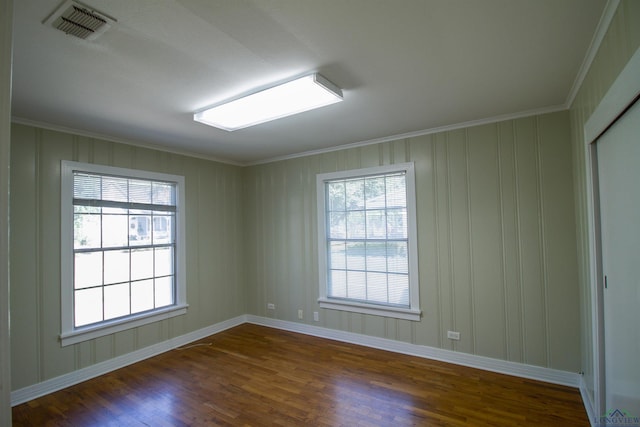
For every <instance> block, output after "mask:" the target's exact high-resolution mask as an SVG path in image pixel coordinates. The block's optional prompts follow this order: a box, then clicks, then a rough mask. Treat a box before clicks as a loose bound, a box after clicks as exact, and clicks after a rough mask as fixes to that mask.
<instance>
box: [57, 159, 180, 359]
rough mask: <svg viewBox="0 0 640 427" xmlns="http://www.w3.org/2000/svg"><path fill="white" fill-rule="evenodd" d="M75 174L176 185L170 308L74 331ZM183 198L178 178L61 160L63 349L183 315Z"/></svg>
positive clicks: (61, 336) (61, 333)
mask: <svg viewBox="0 0 640 427" xmlns="http://www.w3.org/2000/svg"><path fill="white" fill-rule="evenodd" d="M78 170H79V171H83V172H90V173H96V174H102V175H116V176H123V177H127V178H142V179H148V180H156V181H167V182H172V183H175V184H176V212H175V213H176V229H177V230H176V276H175V289H176V301H175V304H174V305H172V306H169V307H166V308H161V309H158V310H154V311H150V312H147V313H141V314H139V315H135V314H134V315H131V316H127V317H126V318H123V319H118V320H114V321H107V322H102V323H99V324H97V325H89V326H87V327H81V328H75V327H74V321H73V317H74V305H73V292H74V289H73V280H74V279H73V173H74V171H78ZM184 197H185V178H184V177H183V176H180V175H171V174H166V173H160V172H152V171H144V170H139V169H126V168H119V167H113V166H106V165H100V164H95V163H80V162H72V161H68V160H62V161H61V162H60V218H61V227H60V230H61V233H60V281H61V282H60V298H61V331H60V342H61V345H62V346H63V347H64V346H67V345H71V344H77V343H79V342H82V341H86V340H89V339H94V338H98V337H101V336H104V335H109V334H113V333H115V332H119V331H123V330H126V329H131V328H135V327H138V326H142V325H145V324H148V323H151V322H157V321H160V320H164V319H168V318H170V317H174V316H179V315H182V314H185V313H186V311H187V307H188V304H187V274H186V265H187V263H186V212H185V209H186V201H185V200H184Z"/></svg>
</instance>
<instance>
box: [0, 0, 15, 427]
mask: <svg viewBox="0 0 640 427" xmlns="http://www.w3.org/2000/svg"><path fill="white" fill-rule="evenodd" d="M13 3H14V2H13V0H0V426H4V427H9V426H10V425H11V409H10V392H11V337H10V335H11V333H10V332H11V331H10V315H9V287H10V286H9V282H10V280H11V279H10V274H9V270H10V266H9V259H10V248H9V236H10V234H11V227H10V226H9V223H10V220H9V190H10V185H9V182H10V180H11V174H10V168H11V167H12V166H11V161H10V160H11V155H10V152H11V72H12V70H11V68H12V64H13V54H12V52H13V44H12V34H13V33H12V29H13V11H14V6H13ZM14 335H17V334H16V333H15V332H14Z"/></svg>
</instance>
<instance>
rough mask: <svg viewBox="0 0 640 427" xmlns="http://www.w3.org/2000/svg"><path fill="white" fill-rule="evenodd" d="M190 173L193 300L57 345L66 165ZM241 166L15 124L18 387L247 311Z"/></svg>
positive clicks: (13, 312)
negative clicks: (147, 319) (181, 310)
mask: <svg viewBox="0 0 640 427" xmlns="http://www.w3.org/2000/svg"><path fill="white" fill-rule="evenodd" d="M63 159H64V160H76V161H83V162H91V163H100V164H106V165H113V166H120V167H127V168H137V169H145V170H152V171H156V172H165V173H171V174H177V175H183V176H185V181H186V182H185V184H186V189H185V191H186V200H187V205H186V209H187V210H186V212H187V231H186V232H187V236H186V241H187V248H186V250H187V302H188V303H189V305H190V307H189V310H188V313H187V314H186V315H184V316H178V317H174V318H171V319H169V320H164V321H161V322H157V323H154V324H150V325H145V326H142V327H139V328H136V329H132V330H128V331H124V332H119V333H116V334H113V335H110V336H106V337H102V338H98V339H94V340H91V341H87V342H84V343H80V344H76V345H72V346H68V347H64V348H61V346H60V343H59V341H58V335H59V334H60V161H61V160H63ZM241 191H242V169H241V168H239V167H237V166H230V165H224V164H220V163H215V162H212V161H207V160H199V159H195V158H191V157H185V156H180V155H176V154H170V153H165V152H161V151H154V150H149V149H144V148H136V147H133V146H128V145H123V144H117V143H112V142H106V141H100V140H95V139H90V138H84V137H79V136H75V135H70V134H66V133H61V132H54V131H49V130H43V129H40V128H35V127H30V126H24V125H15V124H14V125H13V127H12V145H11V357H12V383H13V387H12V388H13V390H16V389H20V388H22V387H25V386H28V385H32V384H35V383H38V382H40V381H43V380H47V379H50V378H54V377H56V376H59V375H63V374H66V373H69V372H71V371H74V370H77V369H80V368H83V367H86V366H89V365H91V364H95V363H98V362H101V361H104V360H107V359H110V358H113V357H116V356H119V355H123V354H126V353H129V352H132V351H135V350H137V349H140V348H143V347H146V346H149V345H152V344H156V343H159V342H162V341H165V340H167V339H169V338H172V337H176V336H180V335H183V334H186V333H189V332H192V331H195V330H198V329H200V328H204V327H207V326H210V325H213V324H215V323H217V322H220V321H223V320H227V319H230V318H233V317H235V316H239V315H242V314H245V313H246V306H245V299H246V294H245V289H244V286H243V285H244V278H243V269H244V262H243V248H242V210H243V208H242V199H241V197H240V195H241Z"/></svg>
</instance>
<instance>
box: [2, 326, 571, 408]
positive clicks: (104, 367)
mask: <svg viewBox="0 0 640 427" xmlns="http://www.w3.org/2000/svg"><path fill="white" fill-rule="evenodd" d="M244 323H252V324H255V325H261V326H266V327H270V328H275V329H282V330H286V331H291V332H296V333H300V334H305V335H311V336H315V337H319V338H326V339H331V340H336V341H342V342H347V343H351V344H356V345H362V346H365V347H371V348H377V349H380V350H386V351H392V352H395V353H401V354H407V355H410V356H416V357H422V358H425V359H432V360H439V361H442V362H446V363H452V364H455V365H461V366H467V367H471V368H476V369H482V370H485V371H491V372H497V373H501V374H507V375H513V376H516V377H521V378H528V379H532V380H537V381H544V382H548V383H552V384H560V385H565V386H569V387H575V388H578V387H582V386H581V382H580V381H581V376H580V375H579V374H576V373H573V372H567V371H560V370H557V369H550V368H544V367H540V366H532V365H525V364H522V363H517V362H509V361H505V360H499V359H492V358H489V357H483V356H476V355H472V354H466V353H458V352H455V351H450V350H443V349H439V348H434V347H428V346H422V345H417V344H410V343H406V342H401V341H396V340H390V339H386V338H378V337H372V336H368V335H363V334H356V333H353V332H345V331H339V330H335V329H328V328H322V327H318V326H311V325H306V324H302V323H295V322H289V321H285V320H278V319H269V318H266V317H260V316H254V315H250V314H246V315H241V316H237V317H234V318H232V319H229V320H225V321H222V322H219V323H216V324H214V325H211V326H208V327H205V328H202V329H199V330H197V331H193V332H189V333H187V334H184V335H181V336H179V337H175V338H170V339H168V340H166V341H163V342H161V343H158V344H154V345H151V346H149V347H145V348H142V349H140V350H136V351H134V352H131V353H128V354H124V355H122V356H118V357H115V358H113V359H109V360H106V361H104V362H101V363H97V364H95V365H91V366H88V367H86V368H83V369H79V370H77V371H73V372H70V373H68V374H64V375H60V376H59V377H56V378H51V379H49V380H46V381H42V382H40V383H37V384H34V385H31V386H27V387H24V388H21V389H19V390H15V391H13V392H11V406H16V405H19V404H21V403H25V402H28V401H30V400H33V399H36V398H38V397H41V396H44V395H47V394H49V393H53V392H56V391H58V390H62V389H64V388H67V387H70V386H72V385H75V384H78V383H81V382H83V381H87V380H90V379H92V378H95V377H97V376H100V375H104V374H107V373H109V372H112V371H115V370H116V369H120V368H123V367H125V366H128V365H131V364H133V363H136V362H140V361H141V360H145V359H148V358H150V357H153V356H157V355H159V354H162V353H165V352H167V351H170V350H173V349H175V348H178V347H181V346H184V345H186V344H189V343H191V342H194V341H198V340H201V339H203V338H206V337H208V336H211V335H214V334H217V333H219V332H222V331H225V330H227V329H230V328H233V327H235V326H239V325H242V324H244Z"/></svg>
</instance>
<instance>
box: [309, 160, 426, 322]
mask: <svg viewBox="0 0 640 427" xmlns="http://www.w3.org/2000/svg"><path fill="white" fill-rule="evenodd" d="M414 181H415V178H414V170H413V163H405V164H399V165H390V166H381V167H375V168H369V169H360V170H355V171H343V172H333V173H326V174H320V175H318V176H317V192H318V244H319V272H320V299H319V302H320V306H321V307H324V308H331V309H336V310H346V311H354V312H358V313H367V314H377V315H381V316H387V317H396V318H401V319H409V320H420V308H419V301H418V300H419V298H418V262H417V242H416V212H415V210H416V208H415V206H416V203H415V188H414Z"/></svg>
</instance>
